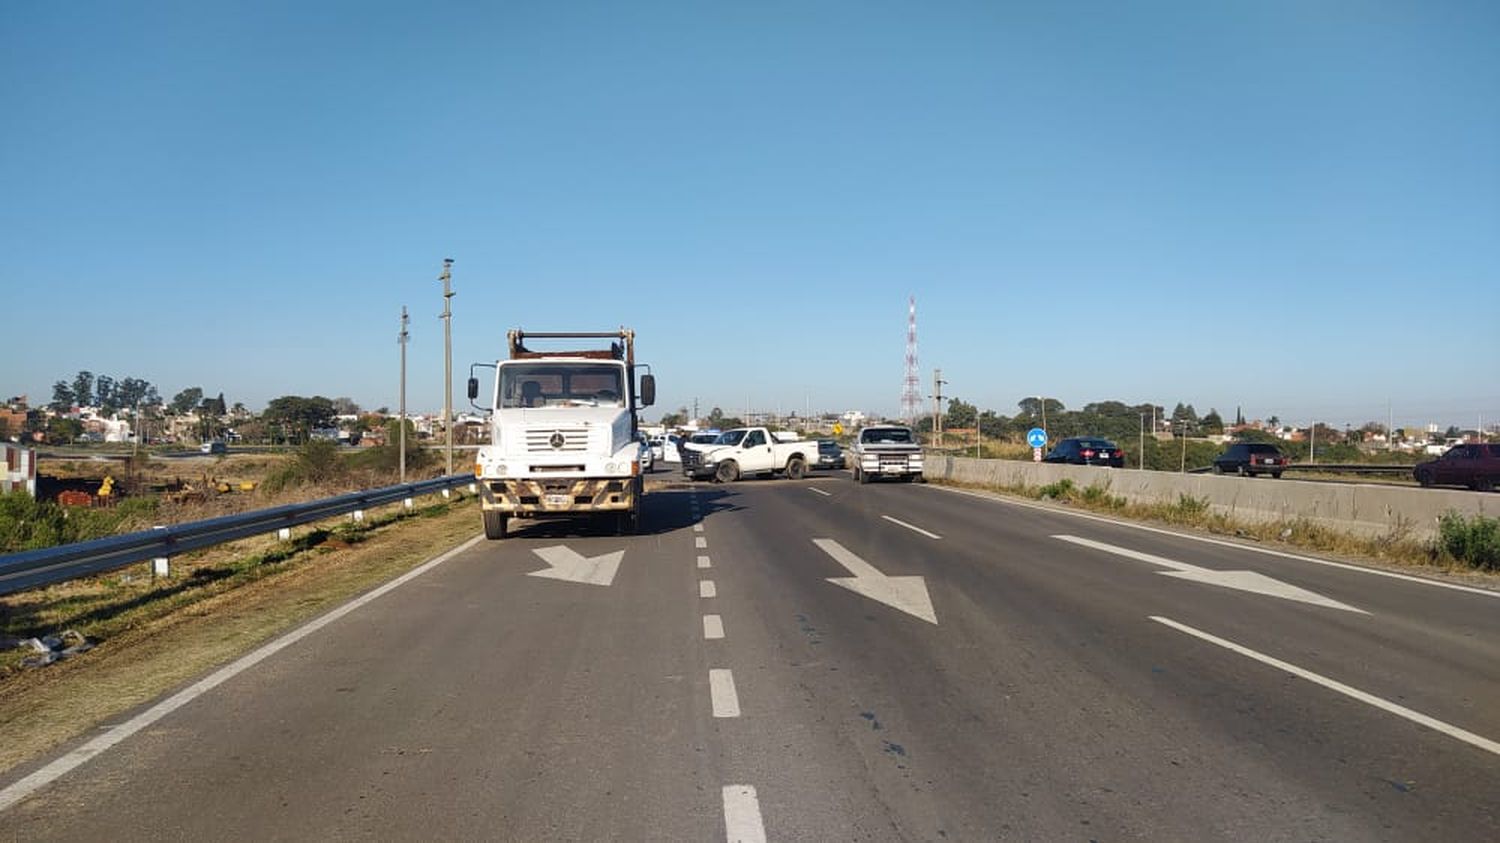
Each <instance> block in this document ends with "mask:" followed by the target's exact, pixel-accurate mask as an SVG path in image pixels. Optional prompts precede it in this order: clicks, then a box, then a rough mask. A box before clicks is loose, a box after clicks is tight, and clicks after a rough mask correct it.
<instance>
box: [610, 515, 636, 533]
mask: <svg viewBox="0 0 1500 843" xmlns="http://www.w3.org/2000/svg"><path fill="white" fill-rule="evenodd" d="M640 526H641V517H640V514H639V513H636V512H621V513H618V514H616V515H615V535H617V536H633V535H635V533H636V530H638V529H640Z"/></svg>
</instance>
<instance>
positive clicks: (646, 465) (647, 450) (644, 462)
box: [639, 433, 656, 474]
mask: <svg viewBox="0 0 1500 843" xmlns="http://www.w3.org/2000/svg"><path fill="white" fill-rule="evenodd" d="M639 438H640V442H641V472H642V473H644V474H650V473H651V472H652V471H655V470H656V454H655V453H654V450H655V449H653V448H652V447H651V439H650V438H649V437H647V436H646V434H644V433H642V434H641V435H640V437H639Z"/></svg>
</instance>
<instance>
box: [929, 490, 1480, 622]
mask: <svg viewBox="0 0 1500 843" xmlns="http://www.w3.org/2000/svg"><path fill="white" fill-rule="evenodd" d="M923 488H927V489H938V490H941V491H944V492H951V493H953V494H956V495H966V496H968V497H971V498H978V499H980V500H985V501H994V502H995V503H1002V504H1010V505H1012V506H1020V507H1025V508H1026V509H1035V510H1039V511H1041V512H1052V513H1056V514H1058V515H1071V516H1072V517H1074V518H1086V519H1088V520H1089V521H1099V522H1101V523H1104V524H1117V525H1119V526H1121V527H1129V528H1131V529H1133V530H1145V531H1146V532H1148V533H1160V534H1161V535H1164V536H1175V537H1177V538H1180V539H1191V540H1193V541H1195V542H1204V543H1205V544H1216V545H1220V546H1221V547H1231V548H1235V549H1236V550H1246V551H1250V552H1251V553H1263V554H1265V555H1267V556H1280V557H1281V558H1283V559H1292V560H1295V561H1298V562H1311V563H1313V564H1314V565H1327V566H1328V567H1330V568H1342V569H1344V570H1346V571H1354V572H1355V573H1359V574H1373V575H1375V576H1377V577H1391V578H1392V579H1398V580H1406V581H1407V582H1414V583H1419V584H1421V585H1431V586H1436V587H1438V588H1451V589H1453V590H1454V591H1466V592H1468V593H1470V594H1482V595H1484V596H1485V597H1495V598H1500V591H1496V590H1492V589H1488V588H1475V587H1474V586H1472V585H1459V584H1458V583H1451V582H1443V581H1442V580H1434V579H1428V578H1427V577H1417V576H1413V575H1411V574H1400V573H1397V572H1395V571H1383V570H1381V569H1379V568H1367V567H1365V566H1363V565H1351V564H1349V563H1348V562H1335V561H1333V560H1332V559H1319V558H1317V557H1316V556H1303V555H1301V554H1297V553H1288V552H1286V551H1284V550H1273V549H1271V548H1269V547H1256V546H1255V545H1253V544H1240V543H1239V542H1232V541H1226V540H1224V539H1216V538H1212V537H1210V536H1195V535H1193V534H1191V533H1179V532H1177V531H1175V530H1167V529H1163V528H1161V527H1152V526H1150V525H1148V524H1137V523H1135V522H1133V521H1120V520H1118V519H1115V518H1105V517H1104V516H1102V515H1093V514H1091V513H1087V512H1074V511H1073V510H1068V509H1059V508H1054V507H1050V506H1043V505H1041V504H1035V503H1030V502H1028V501H1021V500H1015V499H1013V498H1008V497H1001V496H998V495H996V494H985V493H983V492H976V491H974V490H972V489H956V488H953V487H951V486H938V485H934V484H931V483H929V484H926V485H925V486H924V487H923Z"/></svg>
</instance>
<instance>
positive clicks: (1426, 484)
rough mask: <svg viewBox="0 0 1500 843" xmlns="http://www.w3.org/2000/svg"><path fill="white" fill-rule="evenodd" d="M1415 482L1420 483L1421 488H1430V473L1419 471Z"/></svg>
mask: <svg viewBox="0 0 1500 843" xmlns="http://www.w3.org/2000/svg"><path fill="white" fill-rule="evenodd" d="M1417 482H1418V483H1420V484H1421V485H1422V488H1424V489H1430V488H1432V475H1431V474H1428V473H1426V472H1421V473H1419V474H1418V475H1417Z"/></svg>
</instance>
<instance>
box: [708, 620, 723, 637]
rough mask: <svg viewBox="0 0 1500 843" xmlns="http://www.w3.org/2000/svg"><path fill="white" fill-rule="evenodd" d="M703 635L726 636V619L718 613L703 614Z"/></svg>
mask: <svg viewBox="0 0 1500 843" xmlns="http://www.w3.org/2000/svg"><path fill="white" fill-rule="evenodd" d="M703 637H704V638H708V639H717V638H723V637H724V619H723V618H721V617H719V616H718V615H704V616H703Z"/></svg>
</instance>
